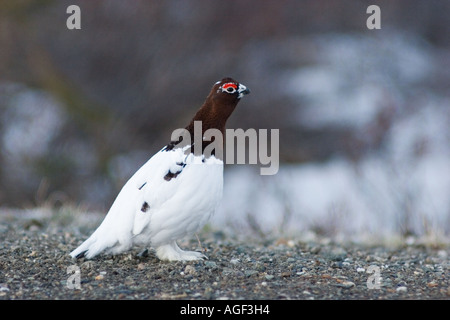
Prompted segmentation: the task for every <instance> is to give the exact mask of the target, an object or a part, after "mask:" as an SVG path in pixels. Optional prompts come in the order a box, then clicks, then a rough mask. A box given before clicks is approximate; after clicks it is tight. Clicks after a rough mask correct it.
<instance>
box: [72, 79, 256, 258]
mask: <svg viewBox="0 0 450 320" xmlns="http://www.w3.org/2000/svg"><path fill="white" fill-rule="evenodd" d="M249 92H250V90H249V89H247V87H246V86H244V85H243V84H240V83H238V82H236V81H235V80H233V79H232V78H224V79H222V80H221V81H218V82H216V83H215V84H214V86H213V88H212V90H211V92H210V94H209V95H208V97H207V98H206V101H205V102H204V104H203V105H202V106H201V108H200V109H199V110H198V111H197V113H196V114H195V116H194V118H193V119H192V120H191V122H190V124H189V125H188V126H187V127H186V130H187V131H186V132H189V133H190V135H191V137H194V121H201V124H202V137H203V134H204V133H205V131H206V130H208V129H218V130H220V131H221V133H222V135H223V136H224V132H225V123H226V121H227V119H228V117H229V116H230V115H231V113H232V112H233V111H234V109H235V107H236V105H237V103H238V102H239V100H240V99H241V98H242V97H243V96H244V95H245V94H248V93H249ZM192 140H194V139H192ZM202 140H203V145H202V150H201V151H202V154H198V155H197V152H195V153H194V147H195V146H194V147H193V144H191V145H187V146H186V145H185V144H183V143H181V142H182V141H184V139H183V140H182V139H181V138H180V139H179V140H178V141H171V142H170V143H169V144H168V145H166V146H165V147H164V148H162V149H161V150H160V151H159V152H157V153H156V154H155V155H154V156H153V157H151V158H150V160H148V161H147V162H146V163H145V164H144V165H143V166H142V167H141V168H140V169H139V170H138V171H137V172H136V173H135V174H134V175H133V176H132V177H131V178H130V180H128V182H127V183H126V184H125V185H124V186H123V188H122V190H121V191H120V193H119V194H118V196H117V198H116V199H115V201H114V203H113V204H112V206H111V208H110V210H109V212H108V213H107V215H106V217H105V218H104V220H103V222H102V223H101V224H100V226H99V227H98V228H97V229H96V230H95V232H94V233H93V234H92V235H91V236H90V237H89V238H88V239H87V240H86V241H84V242H83V243H82V244H81V245H80V246H79V247H78V248H76V249H75V250H73V251H72V252H71V253H70V255H71V256H72V258H75V257H76V258H81V257H86V258H87V259H91V258H93V257H95V256H96V255H98V254H100V253H102V252H103V253H106V254H118V253H121V252H124V251H126V250H129V249H130V248H131V247H132V246H133V245H134V244H138V245H145V246H152V247H153V248H155V250H156V255H157V257H158V258H159V259H161V260H171V261H172V260H198V259H203V258H205V256H204V255H203V254H202V253H200V252H196V251H183V250H181V249H180V248H179V247H178V245H177V242H176V241H177V240H178V239H180V238H183V237H185V236H187V235H190V234H193V233H195V232H196V231H198V230H199V229H200V228H201V227H203V226H204V225H205V224H206V222H207V221H208V220H209V218H210V217H211V215H212V214H213V213H214V211H215V208H216V206H217V204H218V202H219V201H220V199H221V197H222V189H223V160H222V159H220V157H219V156H217V157H216V156H215V153H213V154H212V155H209V156H208V155H206V152H204V151H205V147H207V146H208V145H209V144H210V143H212V141H207V140H206V139H202ZM222 147H223V146H222ZM203 153H205V154H203Z"/></svg>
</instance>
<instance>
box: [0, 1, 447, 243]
mask: <svg viewBox="0 0 450 320" xmlns="http://www.w3.org/2000/svg"><path fill="white" fill-rule="evenodd" d="M72 4H76V5H78V6H79V7H80V9H81V30H68V29H67V27H66V20H67V18H68V17H69V14H67V13H66V9H67V7H68V6H69V5H72ZM371 4H377V5H379V6H380V8H381V30H369V29H368V28H367V27H366V20H367V19H368V17H369V14H367V13H366V9H367V7H368V6H369V5H371ZM449 21H450V2H449V1H441V0H430V1H422V0H408V1H403V0H389V1H387V0H386V1H355V0H354V1H350V0H341V1H326V0H309V1H297V0H283V1H276V2H275V1H268V0H257V1H256V0H255V1H237V0H228V1H199V0H191V1H184V0H170V1H138V0H135V1H119V0H108V1H106V0H105V1H101V0H99V1H89V0H85V1H75V0H71V1H63V0H58V1H54V0H53V1H52V0H20V1H13V0H4V1H1V2H0V151H1V153H0V206H1V207H19V208H33V207H40V206H49V207H51V208H58V207H62V206H66V205H74V206H78V207H80V208H82V210H83V211H86V212H90V211H96V212H101V213H102V214H104V213H106V211H107V210H108V209H109V207H110V205H111V203H112V201H113V200H114V198H115V197H116V195H117V193H118V192H119V190H120V188H121V187H122V185H123V184H124V183H125V182H126V181H127V180H128V178H129V177H130V176H131V175H132V174H133V173H134V172H135V171H136V170H137V169H138V168H139V167H140V166H141V165H142V164H143V163H144V162H145V161H146V160H147V159H148V158H149V157H150V156H152V155H153V154H154V153H155V152H156V151H158V150H159V149H160V148H161V147H162V146H164V145H165V144H166V143H167V142H168V141H169V137H170V134H171V132H172V131H173V130H174V129H175V128H180V127H185V126H186V124H187V123H188V121H189V120H190V118H191V117H192V116H193V114H194V112H195V111H196V110H197V108H198V107H199V106H200V105H201V104H202V103H203V101H204V99H205V97H206V95H207V94H208V93H209V90H210V88H211V86H212V85H213V83H214V82H216V81H217V80H219V79H221V78H223V77H225V76H231V77H233V78H235V79H237V80H238V81H240V82H242V83H244V84H245V85H247V86H248V87H249V88H251V90H252V94H251V95H249V96H247V97H246V98H245V99H244V100H243V101H242V102H241V103H240V104H239V106H238V108H237V110H236V111H235V112H234V114H233V115H232V116H231V118H230V120H229V122H228V128H243V129H247V128H255V129H279V130H280V161H281V168H280V170H279V172H278V174H277V175H274V176H260V175H259V166H257V165H229V166H227V167H226V168H225V189H224V199H223V201H222V204H221V206H220V208H219V210H218V212H217V213H216V215H215V217H214V219H213V221H212V222H211V226H213V227H217V228H218V229H220V230H223V231H224V232H226V231H230V232H234V233H235V234H236V233H237V234H256V235H260V236H262V237H267V236H271V235H279V234H282V235H302V236H304V237H315V236H326V237H330V238H334V239H347V240H354V241H364V240H366V239H368V238H379V239H380V238H386V237H392V236H396V237H408V236H427V235H431V236H433V237H438V238H440V239H443V238H446V237H448V236H450V172H449V169H450V126H449V124H450V90H449V88H450V65H449V64H450V24H449Z"/></svg>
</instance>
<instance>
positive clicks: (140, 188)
mask: <svg viewBox="0 0 450 320" xmlns="http://www.w3.org/2000/svg"><path fill="white" fill-rule="evenodd" d="M146 184H147V182H144V184H143V185H142V186H140V187H139V190H142V188H143V187H144V186H145V185H146Z"/></svg>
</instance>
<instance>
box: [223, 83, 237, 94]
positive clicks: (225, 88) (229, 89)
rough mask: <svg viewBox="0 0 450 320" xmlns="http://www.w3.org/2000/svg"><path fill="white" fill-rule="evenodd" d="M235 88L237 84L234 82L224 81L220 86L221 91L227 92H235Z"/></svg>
mask: <svg viewBox="0 0 450 320" xmlns="http://www.w3.org/2000/svg"><path fill="white" fill-rule="evenodd" d="M236 90H237V85H236V84H234V83H231V82H230V83H225V84H224V85H223V86H222V91H223V92H227V93H235V92H236Z"/></svg>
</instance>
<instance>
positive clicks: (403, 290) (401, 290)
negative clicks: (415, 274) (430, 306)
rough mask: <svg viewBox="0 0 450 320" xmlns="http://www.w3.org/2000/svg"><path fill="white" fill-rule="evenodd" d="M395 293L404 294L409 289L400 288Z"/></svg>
mask: <svg viewBox="0 0 450 320" xmlns="http://www.w3.org/2000/svg"><path fill="white" fill-rule="evenodd" d="M395 291H397V292H398V293H404V292H407V291H408V288H407V287H403V286H402V287H398V288H397V289H395Z"/></svg>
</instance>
